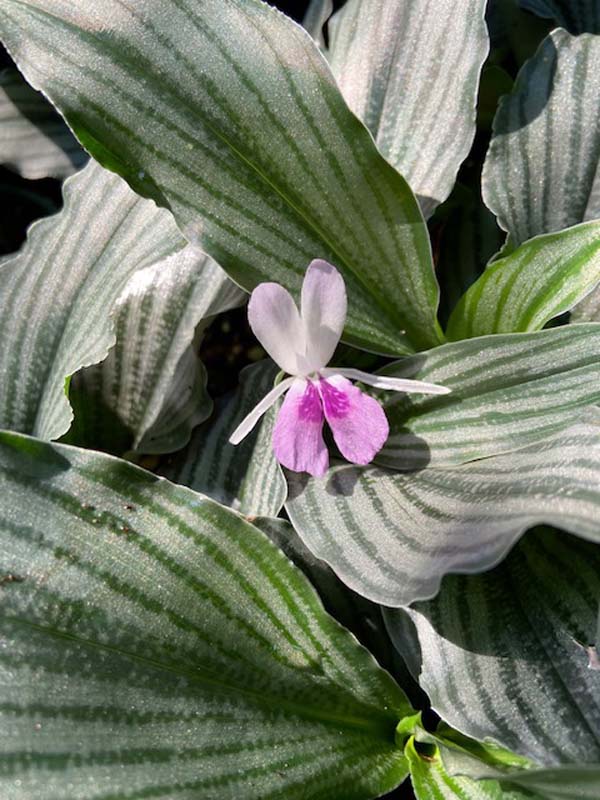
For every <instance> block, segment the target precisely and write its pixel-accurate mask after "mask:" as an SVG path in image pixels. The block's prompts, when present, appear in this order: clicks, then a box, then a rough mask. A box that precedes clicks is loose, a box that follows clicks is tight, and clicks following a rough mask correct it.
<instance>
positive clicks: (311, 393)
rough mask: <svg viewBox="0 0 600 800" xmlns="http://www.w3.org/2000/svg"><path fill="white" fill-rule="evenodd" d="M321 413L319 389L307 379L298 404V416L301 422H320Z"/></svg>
mask: <svg viewBox="0 0 600 800" xmlns="http://www.w3.org/2000/svg"><path fill="white" fill-rule="evenodd" d="M322 413H323V412H322V411H321V398H320V397H319V391H318V389H317V387H316V386H315V384H314V383H313V382H312V381H311V380H309V381H307V383H306V389H305V390H304V394H303V395H302V397H301V398H300V403H299V404H298V418H299V419H300V420H301V421H302V422H320V421H321V419H322Z"/></svg>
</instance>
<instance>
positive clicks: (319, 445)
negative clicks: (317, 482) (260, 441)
mask: <svg viewBox="0 0 600 800" xmlns="http://www.w3.org/2000/svg"><path fill="white" fill-rule="evenodd" d="M273 450H274V451H275V456H276V458H277V460H278V461H279V462H280V464H283V466H284V467H287V468H288V469H292V470H294V472H308V473H310V474H311V475H314V476H315V477H317V478H319V477H321V476H322V475H324V474H325V473H326V472H327V467H328V466H329V454H328V452H327V448H326V447H325V442H324V441H323V408H322V405H321V396H320V395H319V390H318V389H317V387H316V386H315V384H314V383H312V381H305V380H297V381H294V383H293V384H292V386H291V388H290V389H289V391H288V393H287V395H286V396H285V400H284V401H283V405H282V406H281V409H280V410H279V414H278V415H277V420H276V422H275V428H274V430H273Z"/></svg>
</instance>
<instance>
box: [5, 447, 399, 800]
mask: <svg viewBox="0 0 600 800" xmlns="http://www.w3.org/2000/svg"><path fill="white" fill-rule="evenodd" d="M0 477H1V480H2V499H3V503H2V509H1V511H0V536H1V537H2V547H1V548H0V553H1V555H0V564H1V570H2V571H1V573H0V574H1V575H2V576H3V577H2V586H1V592H2V607H1V614H2V632H3V637H4V645H5V646H4V647H2V648H1V649H0V665H1V667H2V669H3V680H2V687H1V689H0V708H1V713H2V721H3V724H2V726H1V727H0V750H1V751H2V771H1V774H0V789H1V791H2V796H3V797H10V798H11V800H31V798H33V797H35V798H36V800H50V799H51V800H72V798H74V797H80V798H85V799H86V800H101V798H102V799H103V800H106V799H107V798H108V797H115V798H116V797H126V796H130V797H132V798H133V797H153V798H157V800H170V799H171V798H173V797H174V796H176V797H178V798H182V800H213V799H214V798H217V797H218V798H219V800H234V798H235V799H236V800H237V798H239V797H244V798H247V799H248V800H283V798H285V800H301V799H302V800H334V799H335V798H339V799H340V800H369V798H375V797H378V796H379V795H380V794H383V793H385V792H386V791H389V790H391V789H392V788H394V786H396V785H397V784H398V783H399V782H401V781H402V780H403V778H404V777H405V775H406V773H407V769H406V761H405V759H404V757H403V754H402V750H401V749H400V748H398V747H397V745H396V744H395V741H394V737H395V729H396V725H397V724H398V722H399V721H400V720H401V719H402V718H403V717H404V716H405V715H408V714H413V713H414V711H413V710H412V709H411V707H410V705H409V704H408V702H407V700H406V697H405V695H404V694H403V692H402V691H401V689H400V688H399V687H398V686H397V684H395V683H394V681H393V680H392V679H391V677H390V676H389V675H388V674H387V673H386V672H384V671H383V670H381V669H380V668H379V667H378V666H377V664H376V663H375V661H374V659H373V657H372V656H371V655H370V653H368V652H367V651H366V650H365V649H364V648H363V647H362V646H360V645H359V644H358V643H357V641H356V639H355V638H354V637H353V636H352V635H351V634H350V633H349V632H348V631H346V630H345V629H344V628H343V627H342V626H340V625H339V623H337V622H336V621H335V620H333V618H332V617H330V616H329V615H328V614H326V613H325V611H324V610H323V606H322V604H321V602H320V601H319V599H318V596H317V595H316V593H315V591H314V590H313V589H312V587H311V586H310V584H309V583H308V581H307V580H306V579H305V577H304V576H303V575H302V574H301V573H300V571H299V570H297V569H296V568H294V567H293V566H292V565H291V563H290V562H289V561H288V559H287V558H286V557H285V556H284V555H283V554H282V553H281V551H279V550H278V549H277V548H276V547H274V546H273V545H272V544H271V543H270V542H269V540H268V539H267V538H266V537H265V536H264V534H262V533H261V532H260V531H259V530H258V529H257V528H255V527H254V526H252V525H251V524H249V523H248V522H247V521H245V520H244V519H243V518H242V517H240V516H239V515H238V514H236V513H235V512H233V511H230V510H228V509H226V508H224V507H223V506H220V505H219V504H218V503H215V502H214V501H212V500H210V499H208V498H206V497H203V496H202V495H198V494H196V493H195V492H192V491H190V490H189V489H185V488H183V487H177V486H174V485H173V484H171V483H169V482H168V481H165V480H163V479H160V478H157V477H156V476H154V475H152V474H150V473H148V472H144V471H143V470H140V469H138V468H137V467H134V466H132V465H131V464H128V463H127V462H125V461H121V460H118V459H115V458H112V457H110V456H106V455H103V454H99V453H91V452H90V451H86V450H80V449H78V448H73V447H67V446H64V445H51V444H46V443H44V442H41V441H39V440H35V439H30V438H29V437H24V436H22V435H19V434H2V435H1V436H0Z"/></svg>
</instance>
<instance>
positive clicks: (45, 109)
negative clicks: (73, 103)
mask: <svg viewBox="0 0 600 800" xmlns="http://www.w3.org/2000/svg"><path fill="white" fill-rule="evenodd" d="M86 161H87V155H86V153H85V152H84V151H83V150H82V149H81V147H80V146H79V143H78V142H77V140H76V139H75V137H74V136H73V134H72V133H71V131H70V130H69V129H68V128H67V126H66V125H65V123H64V121H63V120H62V119H61V118H60V116H59V115H58V114H57V112H56V111H55V110H54V108H52V106H51V105H50V103H49V102H48V101H47V100H46V99H45V98H44V97H43V96H42V95H41V94H40V93H39V92H36V91H35V89H32V88H31V86H29V85H28V84H27V83H26V82H25V81H24V80H23V77H22V76H21V75H20V74H19V72H18V70H16V69H5V70H2V72H0V164H2V165H3V166H5V167H10V168H11V169H14V170H15V171H16V172H18V173H19V174H20V175H22V176H23V177H24V178H28V179H30V180H37V179H38V178H65V177H67V176H68V175H72V174H73V173H74V172H76V171H77V170H78V169H79V168H80V167H82V166H83V165H84V164H85V162H86Z"/></svg>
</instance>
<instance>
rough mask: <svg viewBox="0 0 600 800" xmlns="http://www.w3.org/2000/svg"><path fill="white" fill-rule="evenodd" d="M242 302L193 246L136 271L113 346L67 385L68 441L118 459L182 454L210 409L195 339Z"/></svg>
mask: <svg viewBox="0 0 600 800" xmlns="http://www.w3.org/2000/svg"><path fill="white" fill-rule="evenodd" d="M245 296H246V295H245V292H243V291H242V290H241V289H239V288H238V287H237V286H235V284H233V283H232V282H231V281H230V280H229V278H228V277H227V276H226V275H225V273H224V272H223V270H222V269H221V268H220V267H219V266H218V264H216V263H215V262H214V261H213V260H212V259H210V258H209V257H208V256H206V255H204V253H202V252H201V251H198V250H197V249H196V248H194V247H193V246H189V247H187V248H186V249H185V250H182V251H181V252H179V253H175V254H174V255H172V256H168V257H167V258H166V259H165V260H164V261H160V262H158V263H157V264H153V265H152V266H150V267H146V269H143V270H139V271H138V272H136V273H135V274H134V275H133V277H132V278H131V279H130V281H129V283H128V284H127V286H126V287H125V290H124V292H123V294H122V295H121V297H120V298H119V299H118V301H117V303H116V306H115V311H114V312H113V319H114V326H115V331H116V336H117V342H116V344H115V346H114V347H113V348H112V349H111V351H110V353H109V355H108V357H107V358H106V359H105V360H104V361H103V362H102V364H99V365H97V366H94V367H89V368H88V369H86V370H83V371H82V372H80V373H78V374H77V375H76V376H75V377H74V378H73V380H72V381H71V385H70V393H69V397H70V400H71V403H72V404H73V406H74V408H75V430H73V429H72V430H71V431H70V433H69V442H70V443H71V444H78V445H80V446H85V447H89V448H92V449H99V450H106V451H109V452H114V453H116V454H120V453H124V452H125V451H126V450H129V449H130V448H133V449H135V450H137V451H138V452H141V453H163V452H173V451H174V450H178V449H179V448H181V447H183V446H184V445H185V444H186V443H187V442H188V440H189V437H190V433H191V431H192V428H193V427H194V426H195V425H197V424H198V423H200V422H202V421H203V420H204V419H206V418H207V417H208V416H209V414H210V412H211V410H212V402H211V400H210V398H209V396H208V393H207V391H206V371H205V369H204V367H203V365H202V363H201V362H200V360H199V359H198V355H197V352H196V347H197V342H198V339H199V338H200V337H201V335H202V331H203V330H204V329H205V328H206V327H207V325H208V324H209V323H210V321H211V319H212V317H213V316H214V315H216V314H219V313H220V312H222V311H226V310H227V309H229V308H232V307H233V306H235V305H239V304H240V303H241V302H242V301H243V298H244V297H245ZM115 433H116V436H115Z"/></svg>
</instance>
